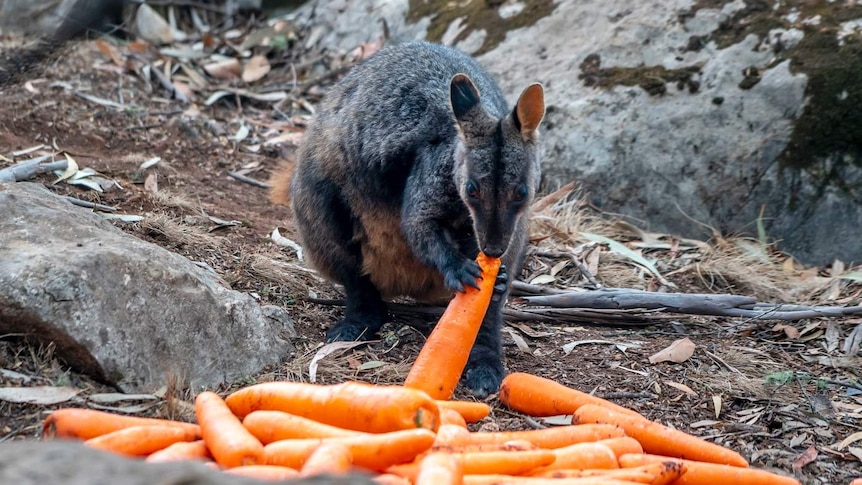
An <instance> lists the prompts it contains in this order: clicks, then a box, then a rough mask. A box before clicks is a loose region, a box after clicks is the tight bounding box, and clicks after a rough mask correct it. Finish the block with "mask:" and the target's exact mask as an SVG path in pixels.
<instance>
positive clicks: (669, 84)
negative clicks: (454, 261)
mask: <svg viewBox="0 0 862 485" xmlns="http://www.w3.org/2000/svg"><path fill="white" fill-rule="evenodd" d="M707 7H710V8H707ZM773 7H774V8H773ZM298 16H299V18H300V19H305V20H308V21H309V22H310V23H311V25H312V26H313V29H312V35H311V36H310V38H309V40H308V42H309V43H317V44H319V45H320V46H325V47H330V48H334V49H339V50H348V49H351V48H353V47H354V46H356V45H359V44H361V43H363V42H368V41H374V40H376V39H378V38H379V37H380V35H381V31H382V23H381V22H380V21H379V20H381V19H383V20H385V22H386V25H387V26H388V28H389V31H390V33H391V36H392V38H393V40H396V41H401V40H411V39H423V38H424V39H429V40H433V41H441V42H443V43H447V44H453V45H455V46H456V47H459V48H461V49H462V50H465V51H467V52H470V53H473V54H474V55H476V56H477V58H478V59H479V61H480V62H481V63H482V64H483V65H485V66H486V67H487V68H488V69H489V70H490V71H491V72H492V73H493V74H494V75H496V76H497V77H498V79H499V80H500V82H501V85H502V87H503V89H504V91H506V92H507V93H508V95H509V97H510V99H512V100H514V99H515V97H516V96H517V94H518V92H520V90H522V89H523V87H524V86H525V85H527V84H528V83H529V82H532V81H536V80H538V81H541V82H543V83H544V84H545V86H546V96H547V107H548V114H547V117H546V121H545V123H544V130H543V137H544V138H543V143H544V162H543V163H544V166H543V170H544V186H545V187H546V188H555V187H556V186H559V185H561V184H563V183H566V182H569V181H570V180H572V179H575V180H577V181H579V182H580V184H581V185H582V187H583V189H584V190H585V191H586V192H587V193H588V195H589V197H590V199H591V200H592V201H593V202H594V203H595V204H596V205H598V206H600V207H602V208H604V209H606V210H608V211H612V212H618V213H622V214H625V215H627V216H630V217H632V218H635V219H639V220H638V221H637V222H638V223H639V224H641V225H647V226H648V228H649V229H652V230H655V231H663V232H671V233H676V234H680V235H683V236H687V237H703V236H707V237H708V236H711V234H710V232H709V231H708V230H706V229H704V226H703V225H701V224H697V223H694V222H692V221H693V220H694V221H699V222H701V223H704V224H708V225H710V226H712V227H714V228H716V229H718V230H720V231H721V232H722V233H724V234H728V233H747V234H755V227H756V225H755V221H756V220H757V218H758V215H759V213H760V210H761V207H763V209H764V213H763V217H764V223H765V228H766V231H767V234H768V235H769V236H770V237H771V238H773V239H776V240H780V244H779V247H781V248H782V249H784V250H785V251H788V252H790V253H791V254H793V255H794V256H796V257H797V258H799V259H800V260H802V261H804V262H807V263H812V264H822V263H828V262H831V261H832V259H833V258H841V259H843V260H845V261H856V262H859V261H860V260H862V245H860V244H859V243H858V239H859V235H860V232H862V230H860V227H862V159H860V153H862V110H859V109H858V106H860V105H862V87H860V85H859V83H858V82H857V80H858V79H859V76H862V48H860V43H859V38H860V30H862V29H860V28H859V25H862V24H860V22H859V21H858V20H857V21H856V22H855V23H854V19H859V18H862V5H859V4H858V2H857V3H855V4H853V5H850V4H848V3H846V2H829V3H828V5H827V4H823V3H822V2H814V3H806V2H780V3H777V4H775V5H773V4H772V3H769V2H762V1H759V0H746V1H743V0H736V1H733V2H724V1H706V0H701V1H698V2H693V1H691V0H652V1H646V2H630V1H628V0H601V1H600V0H587V1H577V2H575V1H556V2H555V1H553V0H525V1H512V0H508V1H505V2H490V1H489V2H447V1H442V0H441V1H435V0H431V1H422V0H385V1H384V0H374V1H369V2H351V1H349V0H335V1H316V2H310V3H309V4H308V5H307V6H306V7H304V8H303V9H302V10H300V12H299V13H298ZM842 36H843V37H842Z"/></svg>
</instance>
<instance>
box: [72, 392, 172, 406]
mask: <svg viewBox="0 0 862 485" xmlns="http://www.w3.org/2000/svg"><path fill="white" fill-rule="evenodd" d="M158 399H159V398H158V397H156V396H155V395H153V394H122V393H119V392H108V393H100V394H92V395H90V396H87V400H88V401H91V402H97V403H101V404H113V403H116V402H123V401H154V400H158Z"/></svg>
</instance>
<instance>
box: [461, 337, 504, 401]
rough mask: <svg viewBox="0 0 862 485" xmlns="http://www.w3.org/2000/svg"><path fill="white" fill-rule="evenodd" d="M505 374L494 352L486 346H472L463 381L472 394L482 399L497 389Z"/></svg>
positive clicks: (498, 357) (501, 363)
mask: <svg viewBox="0 0 862 485" xmlns="http://www.w3.org/2000/svg"><path fill="white" fill-rule="evenodd" d="M505 376H506V368H505V367H503V362H502V361H501V360H500V356H499V355H498V354H497V353H496V352H493V351H492V350H491V349H489V348H487V347H481V346H477V347H473V351H472V352H470V360H468V361H467V368H466V372H464V377H463V381H464V384H465V385H466V386H467V389H469V390H470V392H471V393H473V395H474V396H476V397H477V398H480V399H482V398H484V397H487V396H488V395H490V394H494V393H495V392H497V391H499V390H500V384H501V383H502V382H503V377H505Z"/></svg>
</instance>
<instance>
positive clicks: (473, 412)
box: [436, 400, 491, 423]
mask: <svg viewBox="0 0 862 485" xmlns="http://www.w3.org/2000/svg"><path fill="white" fill-rule="evenodd" d="M436 402H437V406H438V407H440V409H441V410H442V409H451V410H453V411H457V412H458V414H460V415H461V416H463V417H464V421H467V422H468V423H475V422H476V421H481V420H483V419H485V417H486V416H488V415H489V414H491V406H488V405H487V404H485V403H483V402H473V401H444V400H438V401H436Z"/></svg>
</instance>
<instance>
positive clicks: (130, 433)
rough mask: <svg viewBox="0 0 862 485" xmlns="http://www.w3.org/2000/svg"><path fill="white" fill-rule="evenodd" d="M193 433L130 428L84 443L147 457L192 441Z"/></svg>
mask: <svg viewBox="0 0 862 485" xmlns="http://www.w3.org/2000/svg"><path fill="white" fill-rule="evenodd" d="M196 439H198V436H197V435H196V434H195V432H194V431H192V430H188V429H182V428H177V427H174V426H132V427H130V428H123V429H118V430H117V431H112V432H110V433H108V434H103V435H101V436H97V437H95V438H90V439H88V440H87V441H84V444H85V445H87V446H89V447H91V448H96V449H100V450H105V451H111V452H114V453H118V454H121V455H128V456H147V455H149V454H150V453H154V452H156V451H159V450H161V449H162V448H166V447H168V446H170V445H172V444H174V443H177V442H179V441H194V440H196Z"/></svg>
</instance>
